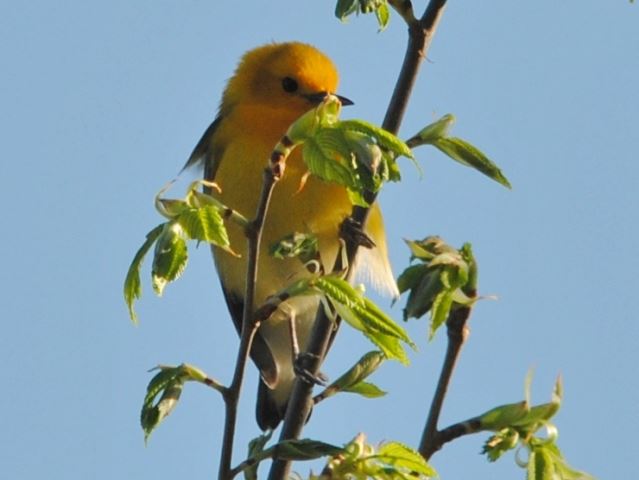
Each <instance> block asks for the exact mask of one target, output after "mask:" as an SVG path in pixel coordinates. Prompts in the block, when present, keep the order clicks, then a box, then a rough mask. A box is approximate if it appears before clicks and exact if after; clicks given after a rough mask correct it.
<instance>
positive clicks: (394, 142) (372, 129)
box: [339, 120, 413, 158]
mask: <svg viewBox="0 0 639 480" xmlns="http://www.w3.org/2000/svg"><path fill="white" fill-rule="evenodd" d="M339 128H341V129H345V130H352V131H355V132H359V133H363V134H365V135H368V136H369V137H372V138H374V139H375V141H376V142H377V144H378V145H379V146H380V147H382V148H385V149H387V150H390V151H391V152H393V153H395V154H396V155H398V156H399V155H402V156H404V157H407V158H413V152H412V150H411V149H410V148H409V147H408V145H406V143H404V142H403V141H402V140H400V139H399V138H398V137H396V136H395V135H393V134H392V133H390V132H388V131H387V130H384V129H383V128H381V127H377V126H375V125H373V124H372V123H369V122H365V121H364V120H343V121H341V122H340V123H339Z"/></svg>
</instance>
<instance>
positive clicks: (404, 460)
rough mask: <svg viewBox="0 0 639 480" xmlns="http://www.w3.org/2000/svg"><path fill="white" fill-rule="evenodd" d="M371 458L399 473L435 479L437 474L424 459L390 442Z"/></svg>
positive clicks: (404, 446)
mask: <svg viewBox="0 0 639 480" xmlns="http://www.w3.org/2000/svg"><path fill="white" fill-rule="evenodd" d="M371 458H376V459H378V460H380V461H383V462H384V463H386V464H388V465H391V466H392V467H393V468H394V469H395V470H397V471H399V472H405V473H409V474H411V476H412V475H414V474H415V473H417V474H421V475H425V476H427V477H437V476H438V475H437V472H436V471H435V469H434V468H433V467H431V466H430V465H429V464H428V463H427V462H426V460H425V459H424V457H422V456H421V455H420V454H419V453H418V452H416V451H415V450H413V449H412V448H410V447H407V446H406V445H404V444H402V443H398V442H390V443H386V444H384V445H382V446H381V447H379V450H378V451H377V454H375V455H373V456H372V457H371Z"/></svg>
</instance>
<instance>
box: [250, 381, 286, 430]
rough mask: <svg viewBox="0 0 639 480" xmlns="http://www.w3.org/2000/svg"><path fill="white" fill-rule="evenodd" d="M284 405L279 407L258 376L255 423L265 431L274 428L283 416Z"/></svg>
mask: <svg viewBox="0 0 639 480" xmlns="http://www.w3.org/2000/svg"><path fill="white" fill-rule="evenodd" d="M285 411H286V405H284V408H283V409H279V408H278V407H277V405H276V403H275V401H274V400H273V397H272V396H271V390H270V388H268V387H267V386H266V384H265V383H264V382H263V381H262V379H261V378H260V384H259V385H258V387H257V407H256V410H255V415H256V417H257V424H258V425H259V426H260V428H261V429H262V430H263V431H265V430H268V429H271V430H275V429H276V428H277V426H278V425H279V423H280V422H281V421H282V418H283V417H284V412H285Z"/></svg>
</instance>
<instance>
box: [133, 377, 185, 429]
mask: <svg viewBox="0 0 639 480" xmlns="http://www.w3.org/2000/svg"><path fill="white" fill-rule="evenodd" d="M183 387H184V378H183V376H182V373H181V370H180V369H179V368H170V369H161V370H160V371H159V372H158V373H157V374H156V375H155V376H154V377H153V378H152V379H151V381H150V382H149V385H148V386H147V390H146V396H145V397H144V402H143V404H142V412H141V414H140V423H141V425H142V430H143V431H144V439H145V441H146V440H148V438H149V435H151V432H153V430H155V428H156V427H157V426H158V425H159V424H160V423H161V422H162V420H164V419H165V418H166V417H167V416H168V415H169V414H170V413H171V412H172V411H173V409H174V408H175V407H176V405H177V402H178V400H179V399H180V394H181V393H182V388H183ZM158 396H160V398H159V400H158V401H157V402H156V401H155V400H156V398H157V397H158Z"/></svg>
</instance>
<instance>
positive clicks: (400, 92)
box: [268, 0, 446, 480]
mask: <svg viewBox="0 0 639 480" xmlns="http://www.w3.org/2000/svg"><path fill="white" fill-rule="evenodd" d="M395 4H399V2H393V7H394V8H395ZM408 4H410V2H408ZM445 4H446V0H431V1H430V3H429V4H428V7H427V8H426V10H425V12H424V15H422V17H421V19H420V20H419V22H418V23H413V22H412V20H411V25H409V29H408V34H409V38H408V45H407V47H406V53H405V56H404V63H403V64H402V69H401V71H400V73H399V77H398V79H397V83H396V85H395V90H394V91H393V95H392V97H391V100H390V104H389V106H388V110H387V112H386V115H385V117H384V122H383V123H382V127H383V128H384V129H386V130H388V131H389V132H391V133H395V134H396V133H397V132H398V131H399V126H400V124H401V122H402V119H403V117H404V113H405V112H406V106H407V105H408V100H409V98H410V94H411V92H412V88H413V86H414V84H415V80H416V78H417V73H418V71H419V67H420V65H421V63H422V61H423V60H424V58H426V52H427V51H428V48H429V46H430V43H431V40H432V38H433V36H434V34H435V31H436V29H437V25H438V23H439V19H440V18H441V15H442V13H443V10H444V6H445ZM404 5H406V2H404ZM411 7H412V6H411ZM402 17H403V18H406V17H405V15H402ZM365 198H366V200H367V201H368V202H369V203H370V204H372V203H373V202H374V201H375V198H376V194H374V193H372V192H366V193H365ZM368 214H369V209H368V208H362V207H357V206H356V207H354V208H353V211H352V213H351V218H352V219H353V220H354V221H355V222H356V223H359V224H360V225H362V228H364V226H365V224H366V219H367V218H368ZM357 248H358V245H357V244H356V243H355V242H352V241H346V253H347V255H346V256H347V259H348V268H349V272H348V276H347V278H349V279H350V277H351V275H352V273H353V272H352V270H351V268H350V266H351V265H353V263H354V262H353V261H354V259H355V255H356V254H357ZM343 269H344V265H342V262H341V255H339V254H338V256H337V261H336V262H335V266H334V267H333V272H339V271H342V270H343ZM335 328H336V325H335V323H334V322H333V320H331V319H329V318H328V316H327V315H326V313H325V312H324V310H323V309H322V308H320V309H319V310H318V312H317V316H316V318H315V323H314V325H313V329H312V331H311V336H310V339H309V344H308V347H307V353H308V354H309V355H305V356H304V357H303V358H304V360H305V361H306V364H305V365H303V368H305V369H306V370H307V371H309V372H310V373H311V374H312V375H317V373H318V372H319V368H320V366H321V364H322V361H323V360H324V357H325V355H326V351H327V350H328V346H329V345H330V342H331V338H332V336H333V333H334V329H335ZM312 393H313V385H311V384H309V383H306V382H305V381H303V380H300V379H299V378H298V379H297V380H296V381H295V385H294V387H293V392H292V394H291V398H290V399H289V402H288V407H287V409H286V416H285V417H284V425H283V426H282V431H281V433H280V440H288V439H291V438H299V437H300V435H301V433H302V429H303V428H304V424H305V423H306V420H307V418H308V415H309V413H310V411H311V408H312V403H313V401H312V398H311V397H312ZM290 469H291V462H290V461H285V460H275V461H274V462H273V464H272V466H271V470H270V472H269V477H268V478H269V480H284V479H286V478H287V477H288V476H289V473H290Z"/></svg>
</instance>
